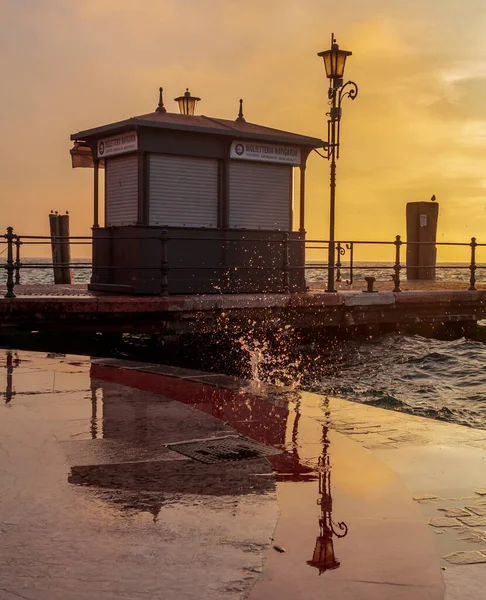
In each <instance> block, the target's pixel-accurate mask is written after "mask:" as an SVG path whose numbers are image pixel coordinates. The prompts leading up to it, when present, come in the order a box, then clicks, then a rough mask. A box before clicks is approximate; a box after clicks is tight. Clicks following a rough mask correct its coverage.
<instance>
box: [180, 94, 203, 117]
mask: <svg viewBox="0 0 486 600" xmlns="http://www.w3.org/2000/svg"><path fill="white" fill-rule="evenodd" d="M174 100H175V101H176V102H177V103H178V104H179V111H180V113H181V115H193V114H194V111H195V109H196V104H197V103H198V102H199V100H201V98H196V96H191V92H190V91H189V88H186V91H185V92H184V95H183V96H179V97H178V98H174Z"/></svg>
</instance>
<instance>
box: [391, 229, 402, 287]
mask: <svg viewBox="0 0 486 600" xmlns="http://www.w3.org/2000/svg"><path fill="white" fill-rule="evenodd" d="M393 243H394V244H395V265H394V266H393V270H394V271H395V274H394V276H393V281H394V283H395V287H394V288H393V291H394V292H401V291H402V290H401V289H400V270H401V268H402V267H401V265H400V246H401V245H402V244H403V242H402V239H401V237H400V236H399V235H397V237H396V238H395V241H394V242H393Z"/></svg>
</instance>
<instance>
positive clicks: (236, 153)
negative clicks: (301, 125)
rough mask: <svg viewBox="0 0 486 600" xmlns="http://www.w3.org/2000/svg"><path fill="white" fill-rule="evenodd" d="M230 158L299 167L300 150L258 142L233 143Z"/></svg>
mask: <svg viewBox="0 0 486 600" xmlns="http://www.w3.org/2000/svg"><path fill="white" fill-rule="evenodd" d="M230 157H231V158H233V159H237V160H238V159H239V160H256V161H260V162H272V163H283V164H287V165H300V148H295V147H294V146H279V145H275V144H261V143H259V142H238V141H236V142H233V143H232V144H231V151H230Z"/></svg>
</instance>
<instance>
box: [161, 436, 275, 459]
mask: <svg viewBox="0 0 486 600" xmlns="http://www.w3.org/2000/svg"><path fill="white" fill-rule="evenodd" d="M167 448H169V449H170V450H173V451H174V452H178V453H179V454H184V456H188V457H189V458H193V459H195V460H198V461H199V462H203V463H207V464H214V463H219V462H228V461H237V460H251V459H252V458H262V457H264V456H274V455H276V454H282V450H279V449H278V448H273V447H272V446H267V445H265V444H260V443H259V442H254V441H253V440H249V439H248V438H246V437H243V436H236V435H233V436H226V437H224V438H212V439H209V440H197V441H194V442H180V443H176V444H167Z"/></svg>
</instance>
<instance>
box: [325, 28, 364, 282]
mask: <svg viewBox="0 0 486 600" xmlns="http://www.w3.org/2000/svg"><path fill="white" fill-rule="evenodd" d="M351 54H352V52H348V51H346V50H341V49H340V48H339V46H338V44H337V43H336V39H335V38H334V34H332V36H331V49H330V50H325V51H324V52H319V53H318V55H317V56H322V58H323V60H324V67H325V69H326V76H327V77H328V79H329V92H328V98H329V106H330V107H331V109H330V111H329V112H328V113H327V116H328V117H329V119H328V121H327V141H328V144H329V145H328V149H327V158H328V160H330V161H331V193H330V217H329V255H328V272H327V290H326V291H327V292H335V291H336V288H335V287H334V280H335V277H334V273H335V243H334V225H335V219H336V214H335V213H336V160H337V159H338V158H339V138H340V125H341V115H342V109H341V103H342V101H343V99H344V98H346V96H347V97H349V98H351V100H354V99H355V98H356V96H357V95H358V86H357V85H356V84H355V83H354V81H348V82H346V83H345V84H343V76H344V66H345V64H346V59H347V57H348V56H351Z"/></svg>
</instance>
